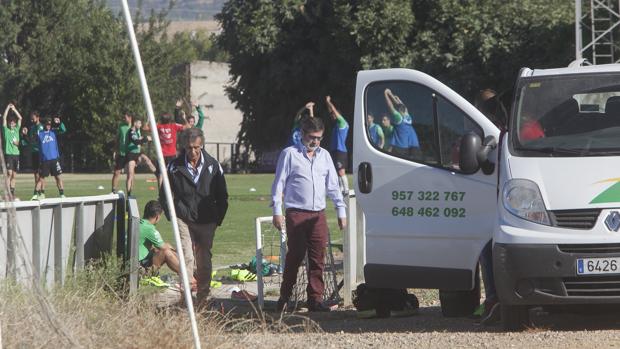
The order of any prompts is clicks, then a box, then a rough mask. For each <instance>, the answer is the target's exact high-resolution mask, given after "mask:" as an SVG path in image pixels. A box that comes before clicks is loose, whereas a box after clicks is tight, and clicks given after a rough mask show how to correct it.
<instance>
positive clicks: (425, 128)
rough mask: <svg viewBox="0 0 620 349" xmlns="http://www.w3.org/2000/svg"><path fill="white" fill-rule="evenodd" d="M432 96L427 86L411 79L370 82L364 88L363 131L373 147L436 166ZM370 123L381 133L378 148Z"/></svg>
mask: <svg viewBox="0 0 620 349" xmlns="http://www.w3.org/2000/svg"><path fill="white" fill-rule="evenodd" d="M432 95H433V91H431V90H430V89H429V88H427V87H425V86H422V85H419V84H415V83H412V82H405V81H390V82H384V81H382V82H376V83H374V84H372V85H370V86H369V87H368V89H367V90H366V109H365V110H366V130H367V132H366V134H367V136H368V137H369V140H370V141H371V143H373V146H374V147H375V148H377V149H381V150H382V151H384V152H386V153H388V154H391V155H393V156H396V157H399V158H403V159H407V160H413V161H416V162H421V163H428V164H433V165H438V164H439V161H438V159H437V152H436V149H435V148H436V147H435V130H434V127H433V97H432ZM370 120H372V123H370ZM374 125H378V126H380V128H381V131H382V133H383V136H384V142H383V146H382V147H380V145H381V144H379V142H377V141H376V137H375V134H376V131H378V129H377V128H376V126H374Z"/></svg>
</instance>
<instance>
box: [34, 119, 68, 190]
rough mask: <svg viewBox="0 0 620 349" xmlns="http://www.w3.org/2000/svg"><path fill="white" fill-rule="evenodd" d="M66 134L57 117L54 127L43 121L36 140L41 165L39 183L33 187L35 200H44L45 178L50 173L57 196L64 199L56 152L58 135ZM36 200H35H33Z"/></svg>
mask: <svg viewBox="0 0 620 349" xmlns="http://www.w3.org/2000/svg"><path fill="white" fill-rule="evenodd" d="M65 132H66V128H65V125H64V124H63V123H62V121H60V118H59V117H55V118H54V127H52V120H51V119H49V118H48V119H45V127H44V129H43V130H42V131H39V133H38V134H37V138H38V140H39V149H40V150H41V165H40V168H39V182H38V183H37V186H36V187H35V190H37V194H36V195H35V196H37V199H44V198H45V189H44V188H45V177H47V176H49V175H50V173H51V174H52V176H54V178H55V179H56V186H57V187H58V194H60V197H61V198H64V197H65V189H64V187H63V184H62V178H61V177H60V175H61V174H62V167H61V166H60V152H59V151H58V134H63V133H65ZM35 200H36V199H35Z"/></svg>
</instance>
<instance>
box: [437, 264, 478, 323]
mask: <svg viewBox="0 0 620 349" xmlns="http://www.w3.org/2000/svg"><path fill="white" fill-rule="evenodd" d="M477 271H478V269H476V277H475V279H474V281H475V283H474V288H473V289H472V290H469V291H444V290H439V301H440V302H441V313H442V314H443V316H445V317H463V316H469V315H471V314H473V313H474V311H475V310H476V307H478V306H479V305H480V276H479V275H478V272H477Z"/></svg>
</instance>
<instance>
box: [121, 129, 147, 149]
mask: <svg viewBox="0 0 620 349" xmlns="http://www.w3.org/2000/svg"><path fill="white" fill-rule="evenodd" d="M126 139H127V141H126V144H125V147H126V148H125V149H126V153H134V154H140V145H141V144H142V142H143V140H142V133H141V132H140V130H139V129H138V130H135V131H134V130H133V129H131V128H130V129H129V130H128V131H127V137H126Z"/></svg>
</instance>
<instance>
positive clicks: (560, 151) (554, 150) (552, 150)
mask: <svg viewBox="0 0 620 349" xmlns="http://www.w3.org/2000/svg"><path fill="white" fill-rule="evenodd" d="M516 150H518V151H531V152H538V153H543V154H549V155H553V154H557V155H581V156H583V155H585V154H587V153H588V150H587V149H575V148H562V147H543V148H523V147H519V148H516Z"/></svg>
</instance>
